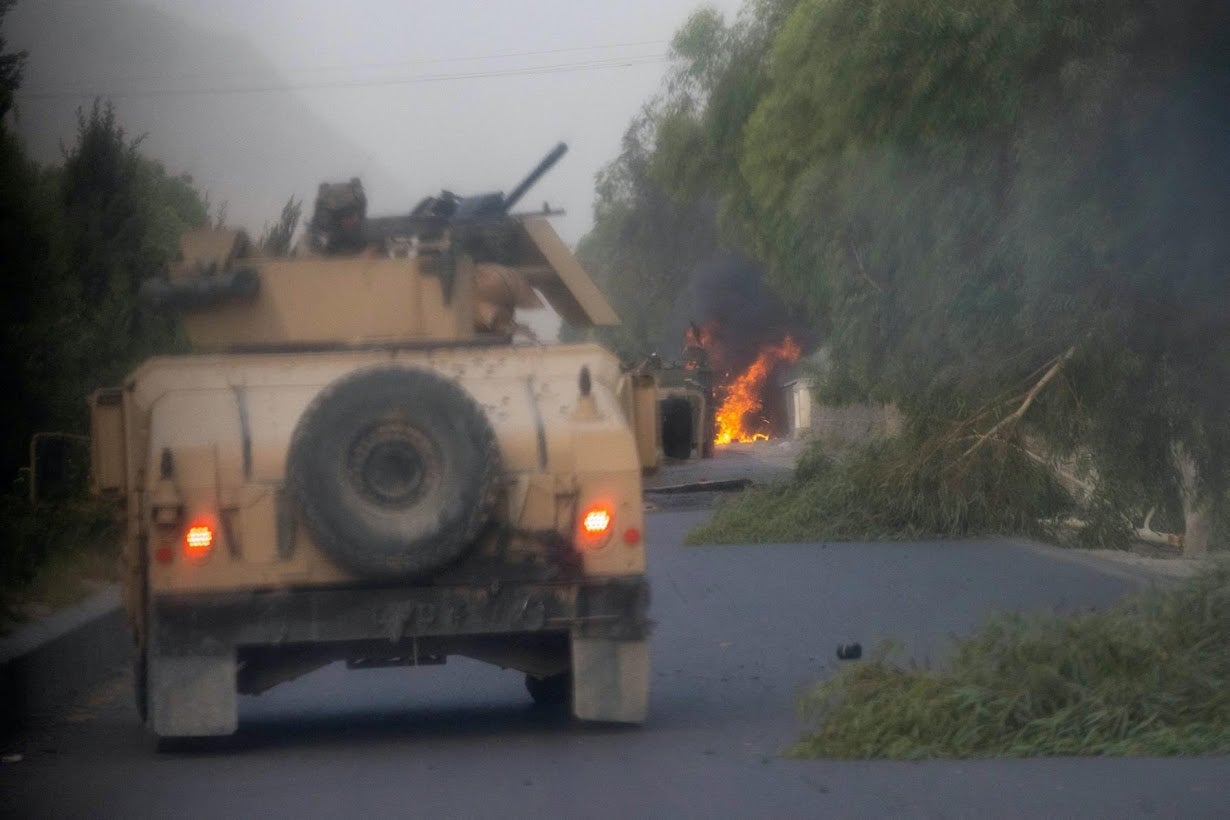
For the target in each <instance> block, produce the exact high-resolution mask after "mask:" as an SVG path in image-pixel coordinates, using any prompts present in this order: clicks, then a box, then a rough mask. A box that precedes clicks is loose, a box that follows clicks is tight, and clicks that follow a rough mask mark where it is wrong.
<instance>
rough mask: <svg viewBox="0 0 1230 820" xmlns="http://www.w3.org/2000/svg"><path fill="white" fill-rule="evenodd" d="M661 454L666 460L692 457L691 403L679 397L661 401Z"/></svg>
mask: <svg viewBox="0 0 1230 820" xmlns="http://www.w3.org/2000/svg"><path fill="white" fill-rule="evenodd" d="M660 409H661V413H662V453H663V454H664V455H665V456H666V457H667V458H676V459H685V458H688V457H689V456H691V455H692V438H693V430H692V403H691V402H690V401H688V400H687V399H685V398H682V397H680V396H670V397H668V398H665V399H662V402H661V405H660Z"/></svg>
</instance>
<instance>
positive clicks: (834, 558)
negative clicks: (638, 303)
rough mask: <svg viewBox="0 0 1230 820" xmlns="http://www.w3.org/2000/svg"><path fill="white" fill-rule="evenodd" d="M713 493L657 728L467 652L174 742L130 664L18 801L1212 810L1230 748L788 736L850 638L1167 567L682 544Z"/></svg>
mask: <svg viewBox="0 0 1230 820" xmlns="http://www.w3.org/2000/svg"><path fill="white" fill-rule="evenodd" d="M705 515H706V513H705V512H703V511H692V512H660V513H656V514H653V515H651V516H650V520H649V522H648V534H649V537H650V544H651V555H650V561H651V576H652V582H653V590H654V604H653V609H652V614H653V617H654V619H655V620H656V621H657V628H656V631H655V633H654V638H653V655H654V670H655V671H654V681H653V693H652V700H651V716H650V720H649V722H648V724H647V725H645V726H644V727H642V728H639V729H627V728H609V727H586V726H581V725H576V724H574V723H573V722H572V721H570V720H569V719H568V718H567V717H566V716H564V715H561V714H559V713H558V712H551V711H543V710H540V709H536V708H533V707H532V706H530V704H529V699H528V697H527V695H526V693H525V690H524V688H523V686H522V680H521V678H520V676H519V675H516V674H514V673H512V672H504V671H501V670H498V669H495V668H491V667H486V666H483V665H481V664H477V663H473V662H467V661H465V660H453V661H450V662H449V663H448V664H447V665H445V666H442V667H427V668H423V669H383V670H367V671H354V672H347V671H346V670H344V669H342V668H339V667H338V666H333V667H329V668H327V669H324V670H321V671H319V672H317V673H314V674H312V675H309V676H307V677H304V678H301V679H299V680H298V681H295V682H293V683H290V684H286V685H284V686H282V687H279V688H277V689H274V690H273V691H271V692H269V693H266V694H265V695H262V696H260V697H255V698H244V699H242V704H241V729H240V733H239V734H238V735H237V736H236V737H235V738H233V739H230V740H229V742H227V743H225V744H223V745H221V746H218V747H216V748H214V747H210V748H206V749H204V750H197V751H195V752H186V753H178V754H171V755H168V754H162V755H160V754H158V753H156V752H155V751H154V747H153V744H152V742H151V741H150V739H149V738H148V737H146V736H145V735H144V733H143V730H142V729H141V728H140V726H139V725H138V724H137V719H136V716H135V713H134V711H133V709H132V708H131V706H130V705H129V704H130V701H131V698H130V695H129V691H128V682H127V680H126V679H125V677H124V676H123V675H122V674H117V677H116V679H115V680H114V681H113V682H112V683H111V684H110V685H108V686H106V687H103V688H102V689H101V690H100V691H99V692H98V693H97V694H96V695H95V696H94V697H93V698H91V699H90V701H89V702H88V703H85V704H83V705H81V706H80V707H78V708H76V709H74V710H73V711H71V712H70V713H68V714H65V715H62V716H60V717H58V718H57V719H55V720H54V721H51V722H49V723H47V724H46V725H43V726H40V727H38V728H36V729H34V730H32V731H30V732H29V733H28V734H26V735H25V736H23V737H20V738H17V739H16V740H15V741H10V742H8V743H7V745H6V748H5V752H7V753H8V754H10V755H11V754H20V755H22V759H21V760H20V761H19V762H10V763H5V764H0V816H4V817H137V816H151V817H152V816H165V817H177V818H180V817H210V818H218V817H247V816H251V817H256V816H263V817H273V816H293V817H322V816H329V817H342V816H344V817H383V816H388V817H409V816H421V817H550V816H560V817H621V818H626V817H641V816H656V817H741V818H749V817H821V816H834V817H853V816H861V817H867V816H884V815H907V816H934V817H979V818H986V817H1014V816H1033V817H1061V816H1068V817H1071V816H1081V817H1128V816H1159V817H1178V816H1182V817H1201V816H1208V817H1213V816H1225V813H1226V811H1227V808H1228V807H1230V785H1228V784H1230V759H1227V758H1204V759H1173V760H1152V759H1129V760H1109V759H1089V760H1072V759H1058V760H1026V761H1003V760H995V761H933V762H926V763H892V762H888V763H884V762H876V763H854V762H834V761H815V760H792V759H788V758H785V757H783V756H782V753H783V752H784V751H785V750H787V749H788V748H789V747H790V745H791V743H792V742H793V741H794V739H795V738H796V737H797V736H798V733H799V731H800V724H799V723H798V721H797V719H796V717H795V715H794V713H793V701H794V697H795V695H796V693H797V692H799V691H800V690H801V689H803V688H804V687H806V686H807V685H808V684H809V683H811V682H814V681H816V680H817V679H820V678H823V677H824V676H826V675H829V674H831V673H832V672H833V671H834V669H835V668H836V667H837V665H838V663H839V662H838V661H837V660H836V658H835V655H834V648H835V646H836V645H837V644H838V643H842V642H847V641H853V640H857V641H861V642H862V643H863V644H864V645H865V646H870V645H873V644H875V643H876V642H877V641H879V640H881V639H885V638H893V639H895V640H897V641H900V642H901V643H902V644H903V645H904V651H905V652H906V653H907V654H908V655H909V656H910V657H913V658H915V659H918V660H920V661H926V660H935V659H938V658H940V657H942V656H943V655H944V653H945V650H946V647H947V646H949V643H950V636H951V635H954V634H956V635H960V634H966V633H968V632H970V631H971V630H972V629H973V628H974V627H975V626H976V625H977V624H979V623H980V622H981V621H983V620H984V619H985V618H986V616H987V615H988V614H989V613H990V612H992V611H993V610H1022V611H1051V610H1062V611H1077V610H1086V609H1088V608H1091V607H1101V606H1105V605H1107V604H1109V603H1111V602H1113V601H1115V600H1116V599H1118V598H1120V597H1121V596H1123V595H1124V594H1126V593H1129V592H1130V591H1131V590H1132V589H1134V588H1136V587H1139V586H1140V585H1142V584H1145V583H1148V581H1147V576H1145V575H1144V574H1143V573H1139V572H1134V571H1132V570H1131V569H1130V568H1121V567H1116V566H1115V565H1112V564H1110V563H1106V564H1101V563H1099V562H1097V561H1094V560H1092V559H1075V558H1069V557H1066V556H1064V555H1063V554H1061V553H1058V552H1057V551H1052V550H1049V549H1047V548H1040V547H1036V546H1030V545H1028V544H1023V543H1009V542H998V543H993V542H979V541H964V542H955V543H940V542H933V543H904V544H829V545H822V544H812V545H784V546H758V547H701V548H696V547H683V546H681V545H680V543H681V540H682V538H683V535H684V534H685V533H686V531H687V530H688V529H689V528H690V527H692V526H694V525H695V524H696V523H698V522H699V521H701V520H703V518H704V516H705Z"/></svg>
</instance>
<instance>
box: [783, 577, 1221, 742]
mask: <svg viewBox="0 0 1230 820" xmlns="http://www.w3.org/2000/svg"><path fill="white" fill-rule="evenodd" d="M1227 646H1230V564H1227V563H1225V562H1222V563H1220V564H1219V565H1217V566H1215V567H1213V568H1212V569H1210V570H1207V571H1206V572H1204V573H1203V574H1201V575H1199V576H1197V577H1195V578H1193V579H1191V580H1190V581H1188V582H1187V583H1186V584H1184V585H1183V586H1182V587H1179V588H1177V589H1173V590H1169V591H1161V592H1151V593H1147V594H1144V595H1140V596H1137V597H1135V598H1132V599H1129V600H1128V601H1126V602H1124V603H1122V604H1120V605H1119V606H1117V607H1115V608H1113V609H1110V610H1107V611H1104V612H1100V613H1093V614H1088V615H1080V616H1075V617H1058V616H1053V617H1048V618H1043V619H1023V618H1019V617H1005V618H1000V619H998V620H995V621H993V622H991V623H990V624H988V625H987V626H986V627H985V628H984V629H982V630H981V631H980V632H979V633H978V634H977V635H976V636H975V637H973V638H971V639H969V640H966V641H963V642H961V643H960V644H959V646H958V650H957V653H956V655H955V657H954V658H953V660H952V661H951V663H949V664H947V665H946V667H945V668H944V669H943V670H941V671H931V670H927V669H921V668H903V667H901V666H899V665H896V664H894V663H893V662H892V660H891V654H890V650H886V649H882V650H880V651H879V652H877V653H876V656H874V657H873V658H872V659H871V660H869V661H868V662H866V663H861V664H857V665H854V666H849V667H846V668H845V669H843V670H842V671H841V672H840V673H839V674H838V675H836V676H835V677H834V678H832V679H830V680H828V681H825V682H824V683H821V684H819V685H818V686H817V687H816V688H815V689H814V690H812V691H811V692H810V693H808V694H807V695H805V696H804V697H803V698H802V699H801V700H800V710H801V712H802V714H803V716H804V719H805V720H806V721H808V723H810V724H811V727H812V728H811V729H810V730H808V731H807V732H806V734H805V735H804V736H803V738H802V739H801V740H800V741H799V743H798V745H797V746H796V747H795V749H794V754H795V755H797V756H800V757H830V758H843V759H870V758H892V759H917V758H937V757H938V758H966V757H1026V756H1049V755H1195V754H1226V753H1230V652H1228V651H1227V650H1226V647H1227Z"/></svg>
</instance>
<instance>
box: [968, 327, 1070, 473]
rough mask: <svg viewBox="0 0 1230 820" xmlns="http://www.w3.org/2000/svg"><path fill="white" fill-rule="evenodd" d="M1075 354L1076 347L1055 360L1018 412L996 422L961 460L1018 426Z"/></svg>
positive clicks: (1030, 391) (1030, 389) (979, 437)
mask: <svg viewBox="0 0 1230 820" xmlns="http://www.w3.org/2000/svg"><path fill="white" fill-rule="evenodd" d="M1075 354H1076V346H1075V345H1073V346H1072V347H1069V348H1068V349H1067V350H1065V351H1064V352H1063V355H1061V356H1060V357H1059V358H1057V359H1055V360H1054V362H1053V363H1052V364H1051V366H1050V369H1048V370H1047V371H1046V373H1044V374H1043V376H1042V378H1040V379H1038V381H1037V382H1035V383H1034V386H1033V387H1031V388H1029V392H1028V393H1026V394H1025V398H1024V401H1022V402H1021V405H1020V406H1019V407H1017V409H1016V410H1013V411H1012V412H1011V413H1009V414H1008V415H1006V416H1004V417H1003V418H1002V419H1000V420H999V421H998V422H996V423H995V426H993V427H992V428H991V429H990V430H987V431H986V432H985V433H982V434H980V435H979V436H978V440H977V441H976V442H974V443H973V444H972V445H970V448H969V449H968V450H966V451H965V452H964V453H962V454H961V458H962V459H966V458H969V457H970V456H972V455H973V454H974V453H976V452H978V449H979V448H980V447H982V445H984V444H986V443H987V440H988V439H990V438H993V437H994V436H995V434H996V433H998V432H999V431H1000V430H1001V429H1003V428H1004V427H1006V426H1008V425H1009V424H1016V423H1017V422H1018V421H1020V420H1021V418H1022V417H1023V416H1024V415H1025V413H1026V412H1028V411H1029V407H1030V405H1032V404H1033V403H1034V399H1036V398H1037V397H1038V394H1039V393H1040V392H1042V388H1044V387H1046V386H1047V385H1048V384H1049V383H1050V381H1051V379H1053V378H1055V376H1057V375H1058V374H1059V371H1060V370H1062V369H1063V366H1064V364H1066V363H1067V361H1068V360H1069V359H1071V358H1072V356H1073V355H1075Z"/></svg>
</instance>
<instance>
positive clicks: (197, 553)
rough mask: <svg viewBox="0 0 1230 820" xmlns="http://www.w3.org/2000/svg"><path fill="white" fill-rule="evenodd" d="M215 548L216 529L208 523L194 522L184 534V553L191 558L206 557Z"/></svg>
mask: <svg viewBox="0 0 1230 820" xmlns="http://www.w3.org/2000/svg"><path fill="white" fill-rule="evenodd" d="M213 548H214V530H213V527H211V526H209V525H208V524H194V525H192V526H191V527H189V528H188V532H187V533H185V535H184V555H186V556H187V557H188V558H189V559H190V560H193V561H200V560H202V559H204V558H206V557H207V556H208V555H209V553H210V552H211V551H212V550H213Z"/></svg>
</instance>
